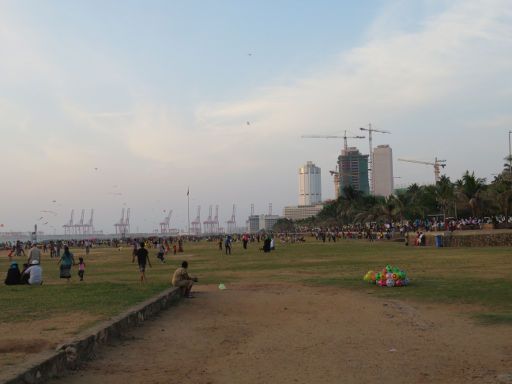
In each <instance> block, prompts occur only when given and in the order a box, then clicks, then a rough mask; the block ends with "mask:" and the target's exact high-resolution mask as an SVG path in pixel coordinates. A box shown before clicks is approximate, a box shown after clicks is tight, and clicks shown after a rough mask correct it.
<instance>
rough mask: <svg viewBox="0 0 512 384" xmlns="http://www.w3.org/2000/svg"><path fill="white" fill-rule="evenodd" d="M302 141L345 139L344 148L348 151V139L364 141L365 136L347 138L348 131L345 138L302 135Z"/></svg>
mask: <svg viewBox="0 0 512 384" xmlns="http://www.w3.org/2000/svg"><path fill="white" fill-rule="evenodd" d="M301 138H302V139H343V148H344V149H347V148H348V144H347V139H364V138H365V136H347V131H345V134H344V135H343V136H337V135H302V136H301Z"/></svg>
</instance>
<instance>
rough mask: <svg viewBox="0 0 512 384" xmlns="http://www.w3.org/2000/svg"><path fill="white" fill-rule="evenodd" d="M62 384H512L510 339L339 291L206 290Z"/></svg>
mask: <svg viewBox="0 0 512 384" xmlns="http://www.w3.org/2000/svg"><path fill="white" fill-rule="evenodd" d="M63 382H65V383H93V382H94V383H123V384H124V383H198V384H207V383H208V384H217V383H280V384H281V383H308V384H311V383H358V384H360V383H382V382H401V383H432V382H438V383H467V382H474V383H496V382H498V383H499V382H512V332H511V331H510V327H507V326H482V325H477V324H475V323H474V322H473V321H472V320H470V319H469V318H468V317H466V316H462V315H461V314H460V311H457V308H450V307H442V306H437V305H436V306H432V305H424V304H421V305H416V304H415V305H410V304H405V303H403V302H397V301H392V300H385V299H380V298H376V297H373V296H372V295H369V294H367V293H357V292H352V291H346V290H340V289H335V288H325V287H321V288H311V287H303V286H292V285H285V284H281V285H231V286H228V289H227V290H225V291H220V290H218V289H217V288H216V287H200V288H199V292H198V293H197V294H196V298H194V299H189V300H185V301H184V302H183V303H181V304H180V305H179V306H178V307H175V308H172V309H170V310H167V311H165V312H163V313H162V314H161V315H160V316H158V317H157V318H156V319H155V320H152V321H149V322H147V323H146V324H145V325H144V326H143V327H141V328H138V329H135V330H133V331H132V332H131V333H130V334H129V335H127V336H126V338H124V339H123V340H121V341H119V342H116V343H115V344H114V345H109V346H106V347H104V348H103V349H102V350H101V351H100V353H99V354H98V356H97V359H96V360H94V361H92V362H89V363H88V364H86V365H85V366H84V367H83V369H82V370H80V371H78V372H76V373H74V374H72V375H71V376H67V377H64V378H61V379H58V380H55V381H54V382H53V383H63Z"/></svg>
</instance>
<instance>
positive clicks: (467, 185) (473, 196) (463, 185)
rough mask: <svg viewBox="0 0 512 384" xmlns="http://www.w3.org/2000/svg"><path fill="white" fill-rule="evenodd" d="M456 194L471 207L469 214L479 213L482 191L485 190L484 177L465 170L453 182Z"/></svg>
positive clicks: (476, 214)
mask: <svg viewBox="0 0 512 384" xmlns="http://www.w3.org/2000/svg"><path fill="white" fill-rule="evenodd" d="M455 185H456V191H457V195H458V196H459V198H460V199H462V201H463V202H465V203H466V204H467V206H468V207H469V208H470V209H471V215H472V216H474V217H476V216H478V215H479V214H480V210H481V203H482V196H481V195H482V192H483V191H484V190H485V187H486V185H485V179H482V178H478V177H476V176H475V172H471V173H469V171H466V172H465V173H464V175H462V178H461V179H459V180H457V182H456V183H455Z"/></svg>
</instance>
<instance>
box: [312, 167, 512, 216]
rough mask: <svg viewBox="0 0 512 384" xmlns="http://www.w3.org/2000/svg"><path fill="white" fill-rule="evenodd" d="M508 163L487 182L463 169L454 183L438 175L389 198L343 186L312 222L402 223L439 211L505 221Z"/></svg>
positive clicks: (510, 180)
mask: <svg viewBox="0 0 512 384" xmlns="http://www.w3.org/2000/svg"><path fill="white" fill-rule="evenodd" d="M506 160H509V159H508V158H507V159H506ZM509 164H510V163H507V164H506V167H505V169H504V171H503V172H502V173H500V174H499V175H497V176H496V177H495V178H494V180H493V181H492V182H490V183H486V180H485V179H483V178H479V177H476V176H475V173H474V172H471V173H470V172H469V171H466V172H465V173H464V174H463V175H462V177H461V178H460V179H458V180H456V181H455V182H452V181H451V180H450V178H449V177H447V176H441V178H440V180H439V181H438V182H437V183H436V184H435V185H418V184H412V185H411V186H409V187H408V188H407V189H405V190H402V191H398V192H396V193H395V194H393V195H391V196H389V197H378V196H369V195H364V194H362V193H361V192H359V191H356V190H354V189H353V188H352V187H346V188H345V189H344V190H343V194H342V196H340V197H339V198H338V199H337V200H335V201H333V202H331V203H329V204H327V205H326V206H325V207H324V209H323V210H322V211H321V212H320V214H319V215H318V217H317V218H315V219H313V220H312V221H317V222H318V221H320V222H326V223H327V224H353V223H367V222H403V221H404V220H415V219H418V218H419V219H426V218H427V217H428V216H429V215H440V214H443V215H444V216H445V217H454V218H461V217H470V216H471V217H478V218H481V217H485V216H489V217H492V216H496V215H503V216H505V219H506V220H508V217H509V215H510V209H511V206H512V170H511V169H510V167H509Z"/></svg>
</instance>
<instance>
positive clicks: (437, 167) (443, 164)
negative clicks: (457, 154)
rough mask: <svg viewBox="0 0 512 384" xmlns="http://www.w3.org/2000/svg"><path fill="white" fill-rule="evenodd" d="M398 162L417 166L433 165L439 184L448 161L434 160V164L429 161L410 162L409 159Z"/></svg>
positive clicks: (436, 180) (435, 177)
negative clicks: (442, 170) (442, 169)
mask: <svg viewBox="0 0 512 384" xmlns="http://www.w3.org/2000/svg"><path fill="white" fill-rule="evenodd" d="M398 161H405V162H407V163H415V164H424V165H432V166H433V167H434V179H435V182H436V183H437V182H438V181H439V179H440V173H441V168H444V167H446V160H439V159H438V158H437V157H436V158H435V159H434V162H433V163H431V162H428V161H419V160H409V159H398Z"/></svg>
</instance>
